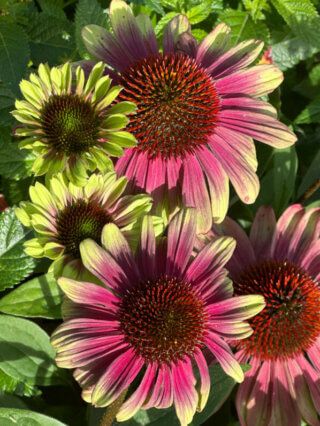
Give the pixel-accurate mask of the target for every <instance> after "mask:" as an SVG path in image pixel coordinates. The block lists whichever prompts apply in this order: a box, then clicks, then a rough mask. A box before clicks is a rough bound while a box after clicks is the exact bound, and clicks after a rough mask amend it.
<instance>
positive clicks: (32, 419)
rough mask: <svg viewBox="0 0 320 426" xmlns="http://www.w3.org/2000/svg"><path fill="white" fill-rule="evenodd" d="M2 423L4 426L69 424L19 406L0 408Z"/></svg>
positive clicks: (54, 425)
mask: <svg viewBox="0 0 320 426" xmlns="http://www.w3.org/2000/svg"><path fill="white" fill-rule="evenodd" d="M0 424H1V425H3V426H18V425H19V426H20V425H21V426H67V425H66V424H65V423H61V422H60V421H59V420H56V419H54V418H52V417H48V416H45V415H43V414H39V413H36V412H33V411H28V410H22V409H18V408H0Z"/></svg>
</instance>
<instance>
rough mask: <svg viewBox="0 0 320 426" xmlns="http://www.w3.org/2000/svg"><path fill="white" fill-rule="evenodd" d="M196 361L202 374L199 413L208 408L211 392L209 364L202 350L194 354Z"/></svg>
mask: <svg viewBox="0 0 320 426" xmlns="http://www.w3.org/2000/svg"><path fill="white" fill-rule="evenodd" d="M194 359H195V361H196V363H197V366H198V368H199V373H200V380H201V386H200V389H199V401H198V408H197V410H198V411H202V410H203V409H204V407H205V406H206V403H207V401H208V397H209V392H210V375H209V370H208V364H207V361H206V359H205V357H204V356H203V354H202V352H201V350H200V349H198V350H197V351H196V353H195V354H194Z"/></svg>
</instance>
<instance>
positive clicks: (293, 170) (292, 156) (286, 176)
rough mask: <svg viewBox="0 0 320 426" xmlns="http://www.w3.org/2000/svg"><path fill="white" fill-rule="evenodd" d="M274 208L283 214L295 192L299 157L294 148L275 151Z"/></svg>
mask: <svg viewBox="0 0 320 426" xmlns="http://www.w3.org/2000/svg"><path fill="white" fill-rule="evenodd" d="M273 165H274V167H273V203H272V205H273V208H274V210H275V212H276V213H278V214H279V213H281V212H282V211H283V210H284V209H285V208H286V207H287V205H288V202H289V200H290V198H291V196H292V194H293V191H294V184H295V180H296V175H297V170H298V157H297V153H296V150H295V147H294V146H291V147H289V148H285V149H275V150H274V155H273Z"/></svg>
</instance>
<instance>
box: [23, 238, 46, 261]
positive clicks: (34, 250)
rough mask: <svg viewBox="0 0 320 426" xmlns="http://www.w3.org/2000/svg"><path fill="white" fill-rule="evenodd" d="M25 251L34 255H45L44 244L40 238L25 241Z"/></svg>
mask: <svg viewBox="0 0 320 426" xmlns="http://www.w3.org/2000/svg"><path fill="white" fill-rule="evenodd" d="M23 246H24V251H25V253H27V254H28V255H29V256H32V257H43V253H44V250H43V246H42V245H41V244H40V242H39V239H38V238H32V239H31V240H28V241H25V243H24V244H23Z"/></svg>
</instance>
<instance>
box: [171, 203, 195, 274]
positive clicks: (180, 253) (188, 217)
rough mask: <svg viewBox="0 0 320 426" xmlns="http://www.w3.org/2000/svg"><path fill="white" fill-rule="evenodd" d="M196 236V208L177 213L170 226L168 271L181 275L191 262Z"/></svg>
mask: <svg viewBox="0 0 320 426" xmlns="http://www.w3.org/2000/svg"><path fill="white" fill-rule="evenodd" d="M195 237H196V210H195V209H193V208H186V209H183V210H181V211H180V212H179V213H177V214H176V215H175V216H174V218H173V219H172V221H171V222H170V224H169V227H168V241H167V263H166V273H167V274H168V275H169V276H171V277H172V276H176V277H179V276H181V275H182V274H183V273H184V270H185V268H186V266H187V263H188V262H189V259H190V256H191V253H192V250H193V247H194V241H195Z"/></svg>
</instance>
